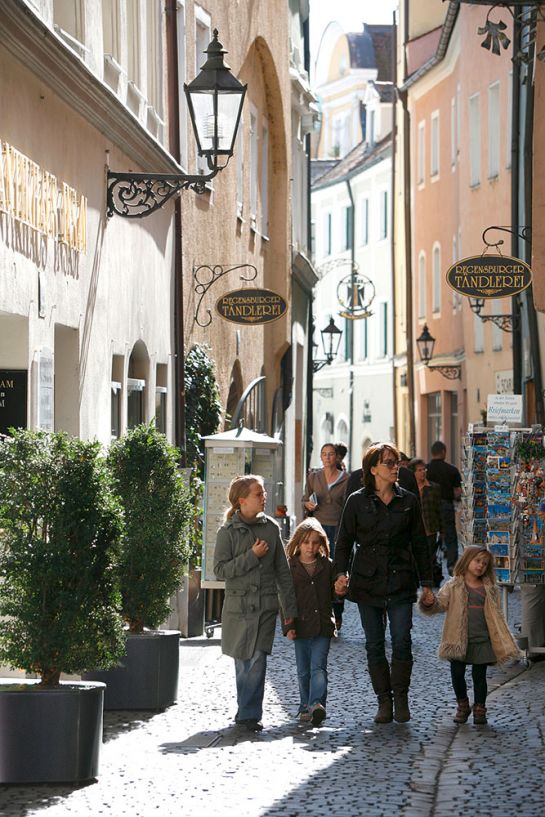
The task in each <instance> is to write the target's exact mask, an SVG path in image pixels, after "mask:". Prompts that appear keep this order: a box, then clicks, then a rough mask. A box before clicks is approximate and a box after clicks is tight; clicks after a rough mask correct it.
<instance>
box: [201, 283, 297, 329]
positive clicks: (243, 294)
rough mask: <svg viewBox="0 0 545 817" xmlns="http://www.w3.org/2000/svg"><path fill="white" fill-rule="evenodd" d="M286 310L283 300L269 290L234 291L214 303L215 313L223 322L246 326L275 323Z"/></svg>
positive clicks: (286, 306)
mask: <svg viewBox="0 0 545 817" xmlns="http://www.w3.org/2000/svg"><path fill="white" fill-rule="evenodd" d="M287 308H288V305H287V303H286V301H285V300H284V298H283V297H282V296H281V295H278V293H276V292H272V290H270V289H234V290H233V291H232V292H227V293H226V294H225V295H222V296H221V298H219V299H218V301H217V302H216V311H217V312H218V314H219V315H221V317H222V318H224V320H226V321H231V322H232V323H242V324H245V325H248V326H253V325H259V324H263V323H271V321H276V320H278V318H281V317H283V315H285V314H286V310H287Z"/></svg>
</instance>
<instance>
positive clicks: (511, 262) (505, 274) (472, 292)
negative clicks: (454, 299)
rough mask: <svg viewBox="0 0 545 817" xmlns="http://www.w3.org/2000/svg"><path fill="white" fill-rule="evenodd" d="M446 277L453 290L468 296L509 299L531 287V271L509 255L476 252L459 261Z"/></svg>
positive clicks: (524, 264)
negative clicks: (476, 253)
mask: <svg viewBox="0 0 545 817" xmlns="http://www.w3.org/2000/svg"><path fill="white" fill-rule="evenodd" d="M446 279H447V283H448V285H449V286H450V287H452V289H454V290H456V292H459V293H460V295H466V296H467V297H469V298H509V297H510V296H512V295H516V294H517V293H518V292H522V290H523V289H526V287H528V286H530V284H531V283H532V270H531V269H530V267H529V266H528V264H527V263H526V262H525V261H522V260H521V259H520V258H513V257H511V256H509V255H476V256H470V257H469V258H464V259H462V260H461V261H456V263H455V264H453V265H452V266H451V267H450V268H449V269H448V271H447V274H446Z"/></svg>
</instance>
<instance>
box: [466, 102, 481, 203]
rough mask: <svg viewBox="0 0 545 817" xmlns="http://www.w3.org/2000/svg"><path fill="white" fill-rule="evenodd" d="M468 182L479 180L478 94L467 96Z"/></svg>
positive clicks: (479, 125)
mask: <svg viewBox="0 0 545 817" xmlns="http://www.w3.org/2000/svg"><path fill="white" fill-rule="evenodd" d="M469 173H470V176H469V183H470V185H471V187H475V186H476V185H478V184H480V182H481V111H480V99H479V94H473V96H472V97H470V98H469Z"/></svg>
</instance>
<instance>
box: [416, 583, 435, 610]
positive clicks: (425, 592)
mask: <svg viewBox="0 0 545 817" xmlns="http://www.w3.org/2000/svg"><path fill="white" fill-rule="evenodd" d="M420 602H421V603H422V604H423V605H424V607H433V605H434V603H435V595H434V592H433V590H431V588H429V587H424V588H422V593H421V595H420Z"/></svg>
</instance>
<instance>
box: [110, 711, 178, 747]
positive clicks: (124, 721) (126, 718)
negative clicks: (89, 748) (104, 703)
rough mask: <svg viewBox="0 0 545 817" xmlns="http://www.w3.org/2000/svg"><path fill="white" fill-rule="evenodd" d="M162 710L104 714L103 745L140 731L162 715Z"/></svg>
mask: <svg viewBox="0 0 545 817" xmlns="http://www.w3.org/2000/svg"><path fill="white" fill-rule="evenodd" d="M162 714H163V711H162V710H157V711H152V712H150V711H146V710H138V711H137V710H123V711H121V710H115V711H110V712H105V713H104V730H103V733H102V741H103V743H108V741H110V740H115V738H117V737H119V735H124V734H126V733H127V732H133V731H134V730H135V729H139V728H140V727H141V726H142V724H144V723H147V722H148V721H150V720H151V719H152V718H155V717H156V716H157V715H162Z"/></svg>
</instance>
